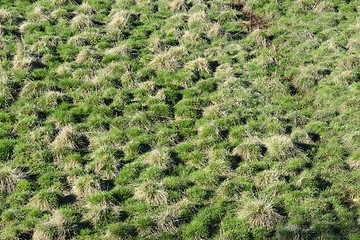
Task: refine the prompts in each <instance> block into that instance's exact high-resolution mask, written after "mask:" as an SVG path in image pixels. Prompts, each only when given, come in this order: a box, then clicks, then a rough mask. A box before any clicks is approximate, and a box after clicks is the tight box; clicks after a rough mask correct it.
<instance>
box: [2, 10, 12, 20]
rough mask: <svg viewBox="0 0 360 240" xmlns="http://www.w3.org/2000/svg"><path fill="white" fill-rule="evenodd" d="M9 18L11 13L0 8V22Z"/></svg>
mask: <svg viewBox="0 0 360 240" xmlns="http://www.w3.org/2000/svg"><path fill="white" fill-rule="evenodd" d="M9 18H11V14H10V13H9V12H8V11H6V10H5V9H3V8H0V22H2V21H5V20H7V19H9Z"/></svg>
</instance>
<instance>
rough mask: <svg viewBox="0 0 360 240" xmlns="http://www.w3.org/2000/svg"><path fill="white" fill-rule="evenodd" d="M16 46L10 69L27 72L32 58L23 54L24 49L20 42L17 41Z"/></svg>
mask: <svg viewBox="0 0 360 240" xmlns="http://www.w3.org/2000/svg"><path fill="white" fill-rule="evenodd" d="M16 47H17V49H16V54H15V56H14V59H13V61H12V63H13V67H12V69H13V70H15V71H19V72H28V71H29V70H30V69H31V63H32V62H33V58H32V57H30V56H27V55H26V54H25V49H24V46H23V44H22V43H20V42H18V43H17V45H16Z"/></svg>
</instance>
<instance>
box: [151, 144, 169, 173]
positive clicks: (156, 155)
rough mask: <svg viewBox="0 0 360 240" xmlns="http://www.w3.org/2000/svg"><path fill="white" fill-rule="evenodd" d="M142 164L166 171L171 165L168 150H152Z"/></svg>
mask: <svg viewBox="0 0 360 240" xmlns="http://www.w3.org/2000/svg"><path fill="white" fill-rule="evenodd" d="M144 162H145V163H147V164H149V165H150V166H156V167H158V168H160V169H164V170H165V169H168V168H169V167H170V166H171V164H172V161H171V158H170V153H169V150H168V149H166V148H158V149H154V150H152V151H151V152H150V153H149V154H147V156H146V157H145V159H144Z"/></svg>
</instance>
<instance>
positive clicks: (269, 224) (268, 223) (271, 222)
mask: <svg viewBox="0 0 360 240" xmlns="http://www.w3.org/2000/svg"><path fill="white" fill-rule="evenodd" d="M242 203H243V206H242V208H241V210H239V211H238V213H237V214H238V217H239V218H244V219H245V220H246V222H247V223H248V224H249V226H250V227H251V228H258V227H265V228H268V229H273V228H274V227H275V226H276V224H277V223H278V222H279V221H280V220H281V219H283V217H282V216H281V215H280V214H279V213H277V211H276V209H275V208H274V203H273V201H272V200H267V199H264V198H249V197H246V198H245V199H244V200H243V201H242Z"/></svg>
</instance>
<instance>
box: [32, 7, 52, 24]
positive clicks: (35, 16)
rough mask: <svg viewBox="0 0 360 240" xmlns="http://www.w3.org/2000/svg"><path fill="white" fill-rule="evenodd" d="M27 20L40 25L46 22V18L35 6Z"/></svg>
mask: <svg viewBox="0 0 360 240" xmlns="http://www.w3.org/2000/svg"><path fill="white" fill-rule="evenodd" d="M28 20H30V21H31V22H34V23H41V22H44V21H46V20H48V17H47V16H46V15H45V14H44V13H43V10H42V8H41V7H40V6H36V7H35V8H34V9H33V10H32V11H31V12H30V13H29V17H28Z"/></svg>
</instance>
